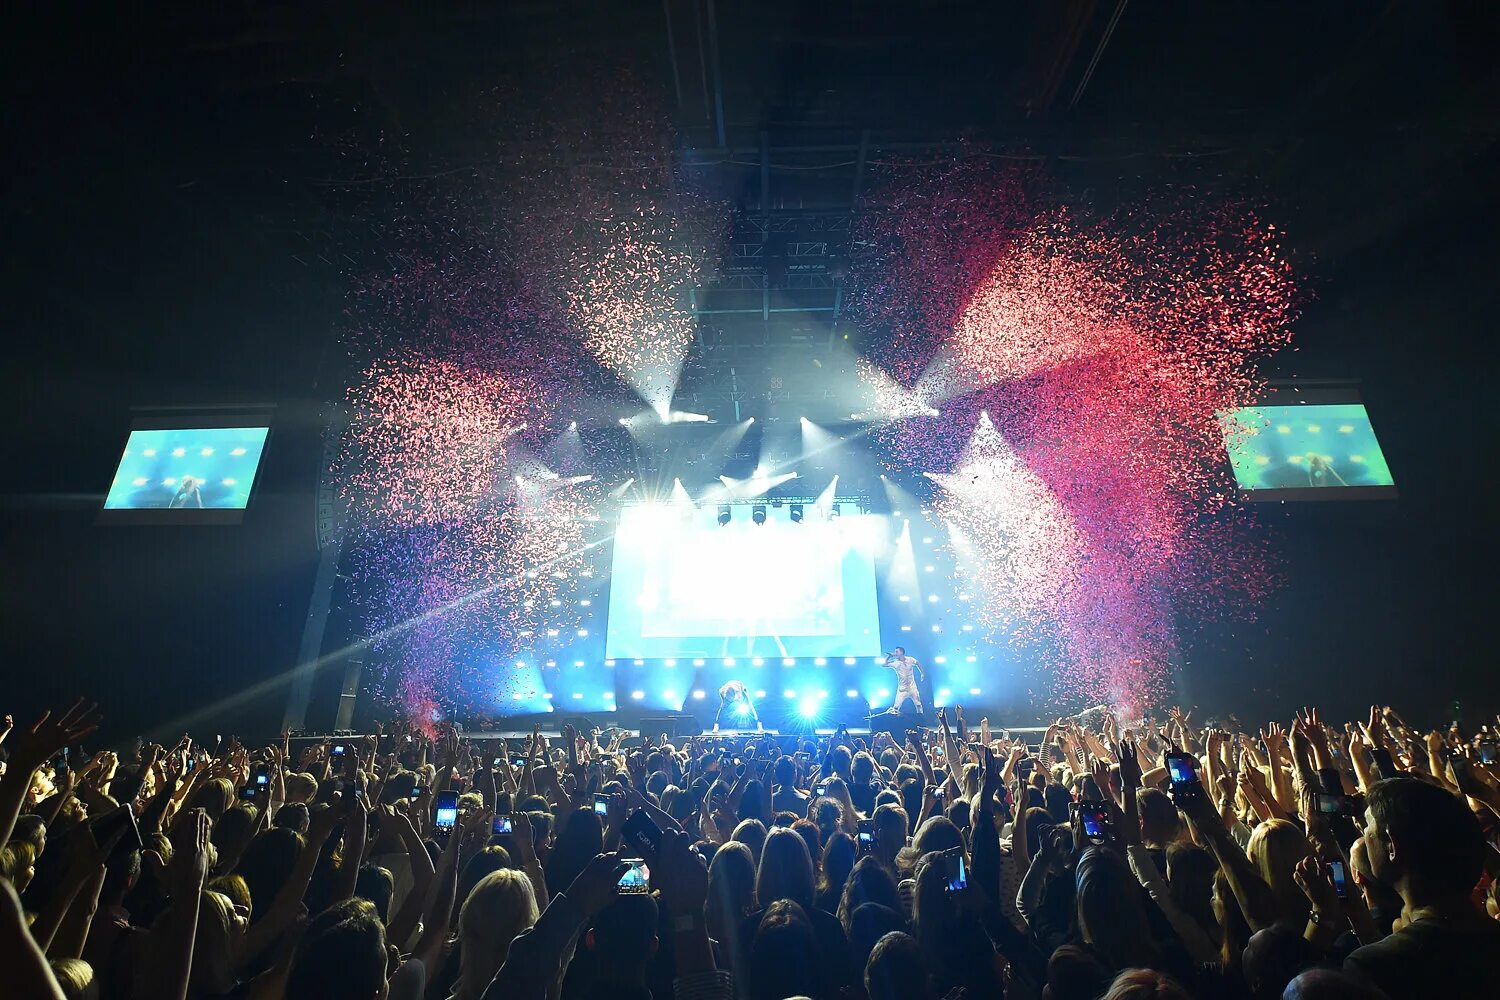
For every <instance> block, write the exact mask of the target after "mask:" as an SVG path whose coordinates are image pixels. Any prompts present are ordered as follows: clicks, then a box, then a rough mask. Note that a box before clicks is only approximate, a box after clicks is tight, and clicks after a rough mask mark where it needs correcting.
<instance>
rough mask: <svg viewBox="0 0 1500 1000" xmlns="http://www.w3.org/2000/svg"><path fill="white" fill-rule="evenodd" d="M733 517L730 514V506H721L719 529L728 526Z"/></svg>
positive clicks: (724, 504) (722, 504) (723, 504)
mask: <svg viewBox="0 0 1500 1000" xmlns="http://www.w3.org/2000/svg"><path fill="white" fill-rule="evenodd" d="M731 516H733V515H731V514H730V511H729V505H728V504H727V503H721V504H719V527H721V528H722V527H724V526H725V525H726V524H728V523H729V519H730V517H731Z"/></svg>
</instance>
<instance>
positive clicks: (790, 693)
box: [781, 688, 797, 698]
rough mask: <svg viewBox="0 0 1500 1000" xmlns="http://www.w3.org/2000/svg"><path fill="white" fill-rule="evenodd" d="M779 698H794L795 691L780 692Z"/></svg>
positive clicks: (788, 689) (792, 689)
mask: <svg viewBox="0 0 1500 1000" xmlns="http://www.w3.org/2000/svg"><path fill="white" fill-rule="evenodd" d="M781 696H782V697H783V698H795V697H797V689H796V688H787V689H786V690H785V691H783V692H781Z"/></svg>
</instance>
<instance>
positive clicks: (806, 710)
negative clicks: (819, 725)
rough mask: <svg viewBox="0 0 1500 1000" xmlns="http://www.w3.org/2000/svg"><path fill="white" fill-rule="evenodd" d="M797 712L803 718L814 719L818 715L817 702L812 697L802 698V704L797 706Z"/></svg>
mask: <svg viewBox="0 0 1500 1000" xmlns="http://www.w3.org/2000/svg"><path fill="white" fill-rule="evenodd" d="M797 714H798V715H800V716H802V717H803V718H804V719H816V718H817V717H818V703H817V702H816V701H815V700H813V699H812V698H804V699H802V704H801V705H800V706H798V708H797Z"/></svg>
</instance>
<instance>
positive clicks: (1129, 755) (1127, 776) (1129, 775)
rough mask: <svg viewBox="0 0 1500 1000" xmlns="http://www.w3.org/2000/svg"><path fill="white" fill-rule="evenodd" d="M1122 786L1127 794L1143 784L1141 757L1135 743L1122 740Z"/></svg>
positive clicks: (1120, 756)
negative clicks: (1137, 753)
mask: <svg viewBox="0 0 1500 1000" xmlns="http://www.w3.org/2000/svg"><path fill="white" fill-rule="evenodd" d="M1119 758H1120V788H1121V790H1122V791H1123V792H1124V794H1126V795H1130V794H1133V793H1134V791H1135V790H1136V789H1137V788H1139V787H1140V785H1141V759H1140V757H1138V756H1137V755H1136V752H1135V744H1134V743H1132V742H1131V741H1129V740H1121V741H1120V749H1119Z"/></svg>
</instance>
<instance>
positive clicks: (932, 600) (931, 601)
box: [927, 594, 938, 604]
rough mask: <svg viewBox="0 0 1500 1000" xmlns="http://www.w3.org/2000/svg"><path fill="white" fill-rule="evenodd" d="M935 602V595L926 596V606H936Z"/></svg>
mask: <svg viewBox="0 0 1500 1000" xmlns="http://www.w3.org/2000/svg"><path fill="white" fill-rule="evenodd" d="M937 600H938V599H937V595H936V594H928V595H927V603H928V604H936V603H937Z"/></svg>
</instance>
